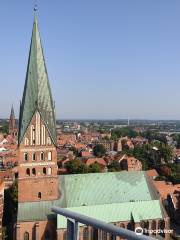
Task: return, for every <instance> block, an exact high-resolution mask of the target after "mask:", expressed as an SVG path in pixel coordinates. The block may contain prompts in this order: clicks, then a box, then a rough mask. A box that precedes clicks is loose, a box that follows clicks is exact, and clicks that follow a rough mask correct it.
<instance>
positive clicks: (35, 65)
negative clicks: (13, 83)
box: [19, 15, 56, 144]
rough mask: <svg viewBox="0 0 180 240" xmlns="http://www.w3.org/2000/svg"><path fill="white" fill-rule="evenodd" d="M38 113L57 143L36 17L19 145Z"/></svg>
mask: <svg viewBox="0 0 180 240" xmlns="http://www.w3.org/2000/svg"><path fill="white" fill-rule="evenodd" d="M36 111H39V113H40V115H41V117H42V119H43V121H44V124H45V125H46V127H47V129H48V131H49V134H50V136H51V139H52V141H53V142H54V143H56V121H55V114H54V104H53V99H52V94H51V89H50V85H49V79H48V74H47V69H46V64H45V59H44V54H43V48H42V45H41V38H40V33H39V30H38V22H37V17H36V15H35V17H34V24H33V31H32V38H31V46H30V51H29V59H28V66H27V72H26V81H25V86H24V92H23V98H22V102H21V106H20V118H19V144H20V143H21V141H22V139H23V136H24V134H25V132H26V130H27V128H28V126H29V124H30V122H31V119H32V117H33V115H34V113H35V112H36Z"/></svg>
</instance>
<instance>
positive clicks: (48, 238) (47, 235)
mask: <svg viewBox="0 0 180 240" xmlns="http://www.w3.org/2000/svg"><path fill="white" fill-rule="evenodd" d="M45 240H50V233H49V231H48V230H46V232H45Z"/></svg>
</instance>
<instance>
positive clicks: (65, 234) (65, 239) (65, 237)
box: [63, 231, 67, 240]
mask: <svg viewBox="0 0 180 240" xmlns="http://www.w3.org/2000/svg"><path fill="white" fill-rule="evenodd" d="M63 240H67V232H66V231H65V232H64V234H63Z"/></svg>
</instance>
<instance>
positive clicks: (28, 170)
mask: <svg viewBox="0 0 180 240" xmlns="http://www.w3.org/2000/svg"><path fill="white" fill-rule="evenodd" d="M26 175H28V176H30V169H29V168H27V169H26Z"/></svg>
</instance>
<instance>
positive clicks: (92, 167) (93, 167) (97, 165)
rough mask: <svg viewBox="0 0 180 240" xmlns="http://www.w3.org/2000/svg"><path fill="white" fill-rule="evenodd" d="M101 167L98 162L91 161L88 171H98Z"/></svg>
mask: <svg viewBox="0 0 180 240" xmlns="http://www.w3.org/2000/svg"><path fill="white" fill-rule="evenodd" d="M99 172H101V168H100V166H99V164H98V163H93V164H91V165H90V166H89V167H88V173H99Z"/></svg>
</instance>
